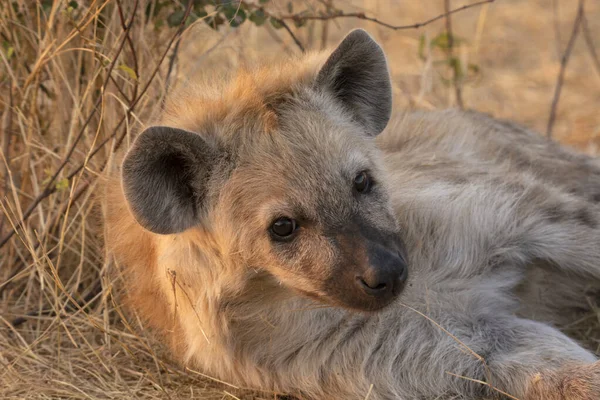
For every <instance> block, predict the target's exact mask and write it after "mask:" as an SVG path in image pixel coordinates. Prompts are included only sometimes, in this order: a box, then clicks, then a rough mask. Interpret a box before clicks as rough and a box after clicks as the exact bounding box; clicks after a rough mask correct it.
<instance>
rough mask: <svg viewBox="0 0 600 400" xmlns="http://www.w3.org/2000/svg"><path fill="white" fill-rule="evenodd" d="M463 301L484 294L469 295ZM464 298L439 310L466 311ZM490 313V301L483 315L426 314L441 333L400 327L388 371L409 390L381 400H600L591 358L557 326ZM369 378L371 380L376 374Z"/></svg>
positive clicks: (426, 325)
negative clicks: (396, 354) (399, 377)
mask: <svg viewBox="0 0 600 400" xmlns="http://www.w3.org/2000/svg"><path fill="white" fill-rule="evenodd" d="M469 296H471V297H477V296H485V294H484V293H481V292H479V293H477V291H476V290H473V291H472V292H470V294H469ZM492 300H493V298H492V297H490V298H489V301H492ZM468 301H469V300H465V301H460V302H459V301H458V299H456V298H455V297H454V299H448V301H445V305H444V308H446V309H447V308H448V307H451V305H450V303H458V302H459V303H460V305H458V307H464V306H465V303H468ZM467 307H470V306H468V305H467ZM483 308H485V306H483ZM493 309H495V306H494V305H491V304H490V306H489V307H487V310H483V312H481V313H478V311H477V310H473V309H469V310H468V311H469V312H473V313H472V314H466V313H462V312H461V313H458V312H457V309H456V308H455V309H454V310H448V312H447V313H444V312H443V311H441V312H436V311H430V313H429V315H430V316H431V318H432V319H433V320H435V321H436V322H437V323H439V326H442V327H444V329H447V332H443V331H442V330H441V329H440V328H439V326H437V325H435V324H433V323H431V322H430V321H428V320H424V319H419V317H415V319H413V321H411V322H410V323H407V322H404V323H403V330H404V332H406V333H403V334H401V337H400V338H399V340H402V343H401V344H400V346H401V347H402V348H403V351H402V352H401V356H400V357H397V358H396V360H397V364H396V365H395V366H394V369H393V370H394V371H400V372H401V375H402V380H401V381H398V382H397V383H398V386H401V387H402V388H410V391H408V392H396V393H386V392H384V391H382V393H381V395H380V398H383V399H387V398H394V395H396V394H404V395H405V396H406V397H402V396H399V397H400V398H416V396H417V394H419V395H420V396H421V397H419V398H438V397H436V396H442V397H439V398H447V397H443V396H448V398H456V397H451V396H458V398H464V399H476V398H477V399H479V398H494V399H496V398H502V399H504V398H507V397H503V396H501V395H500V394H501V393H502V392H504V393H506V394H509V395H511V396H514V398H518V399H520V400H597V399H600V364H599V363H598V362H597V361H596V360H597V359H596V357H594V356H593V355H592V354H591V353H589V352H588V351H586V350H584V349H583V348H581V347H580V346H579V345H578V344H577V343H575V342H574V341H573V340H571V339H569V338H568V337H567V336H565V335H564V334H562V333H561V332H560V331H558V330H557V329H555V328H552V327H550V326H548V325H545V324H542V323H538V322H535V321H531V320H526V319H521V318H517V317H514V316H511V315H508V314H506V313H503V312H500V313H493V312H491V311H492V310H493ZM408 332H410V333H408ZM408 336H414V337H413V338H412V339H411V338H409V337H408ZM379 372H380V373H381V369H379ZM373 374H374V375H373V380H374V382H376V381H377V380H376V374H377V371H373ZM482 382H485V384H484V383H482ZM411 384H414V385H415V386H414V387H411ZM376 387H377V386H376ZM382 389H383V388H382ZM411 396H415V397H411ZM577 396H579V397H577ZM396 398H397V397H396Z"/></svg>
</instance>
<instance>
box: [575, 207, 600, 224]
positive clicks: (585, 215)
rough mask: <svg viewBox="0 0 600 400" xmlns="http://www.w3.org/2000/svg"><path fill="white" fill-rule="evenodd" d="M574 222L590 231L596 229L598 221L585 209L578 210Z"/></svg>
mask: <svg viewBox="0 0 600 400" xmlns="http://www.w3.org/2000/svg"><path fill="white" fill-rule="evenodd" d="M575 220H577V222H579V223H580V224H582V225H585V226H587V227H588V228H591V229H596V228H598V220H597V219H596V217H595V216H594V214H593V213H592V212H591V211H590V210H589V209H587V208H580V209H579V210H577V211H576V213H575Z"/></svg>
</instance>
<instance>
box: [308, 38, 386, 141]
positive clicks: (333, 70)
mask: <svg viewBox="0 0 600 400" xmlns="http://www.w3.org/2000/svg"><path fill="white" fill-rule="evenodd" d="M316 84H317V86H318V87H319V88H321V89H324V90H327V91H329V92H330V93H332V94H333V95H334V96H335V97H336V98H337V99H338V100H339V101H340V102H341V103H342V104H343V105H344V107H345V108H346V109H347V110H348V111H350V112H351V113H352V116H353V117H354V119H355V120H356V121H357V122H358V123H360V124H361V125H362V126H363V127H364V129H365V130H366V132H367V134H369V135H377V134H379V133H381V131H383V129H384V128H385V127H386V125H387V123H388V121H389V119H390V114H391V111H392V87H391V83H390V75H389V72H388V68H387V62H386V59H385V54H384V53H383V50H382V49H381V47H379V45H378V44H377V43H376V42H375V41H374V40H373V39H372V38H371V36H369V34H368V33H367V32H365V31H364V30H362V29H356V30H354V31H352V32H350V33H349V34H348V35H347V36H346V37H345V38H344V40H342V42H341V43H340V45H339V46H338V47H337V49H335V50H334V52H333V53H332V54H331V55H330V56H329V58H328V59H327V61H326V62H325V65H324V66H323V68H322V69H321V71H319V74H318V75H317V81H316Z"/></svg>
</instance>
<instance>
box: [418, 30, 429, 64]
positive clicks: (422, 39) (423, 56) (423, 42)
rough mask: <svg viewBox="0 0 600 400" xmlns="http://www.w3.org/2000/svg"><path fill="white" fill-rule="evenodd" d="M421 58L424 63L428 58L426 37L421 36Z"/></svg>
mask: <svg viewBox="0 0 600 400" xmlns="http://www.w3.org/2000/svg"><path fill="white" fill-rule="evenodd" d="M419 58H420V59H421V60H423V61H425V59H426V58H427V57H426V56H425V35H421V36H419Z"/></svg>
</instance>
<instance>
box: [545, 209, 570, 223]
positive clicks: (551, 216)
mask: <svg viewBox="0 0 600 400" xmlns="http://www.w3.org/2000/svg"><path fill="white" fill-rule="evenodd" d="M542 213H543V214H544V216H545V217H546V219H548V221H550V222H552V223H555V224H557V223H560V222H563V221H564V220H565V219H566V218H565V217H566V215H565V212H564V211H563V209H562V207H561V206H560V204H555V205H551V206H548V207H545V208H543V209H542Z"/></svg>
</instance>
